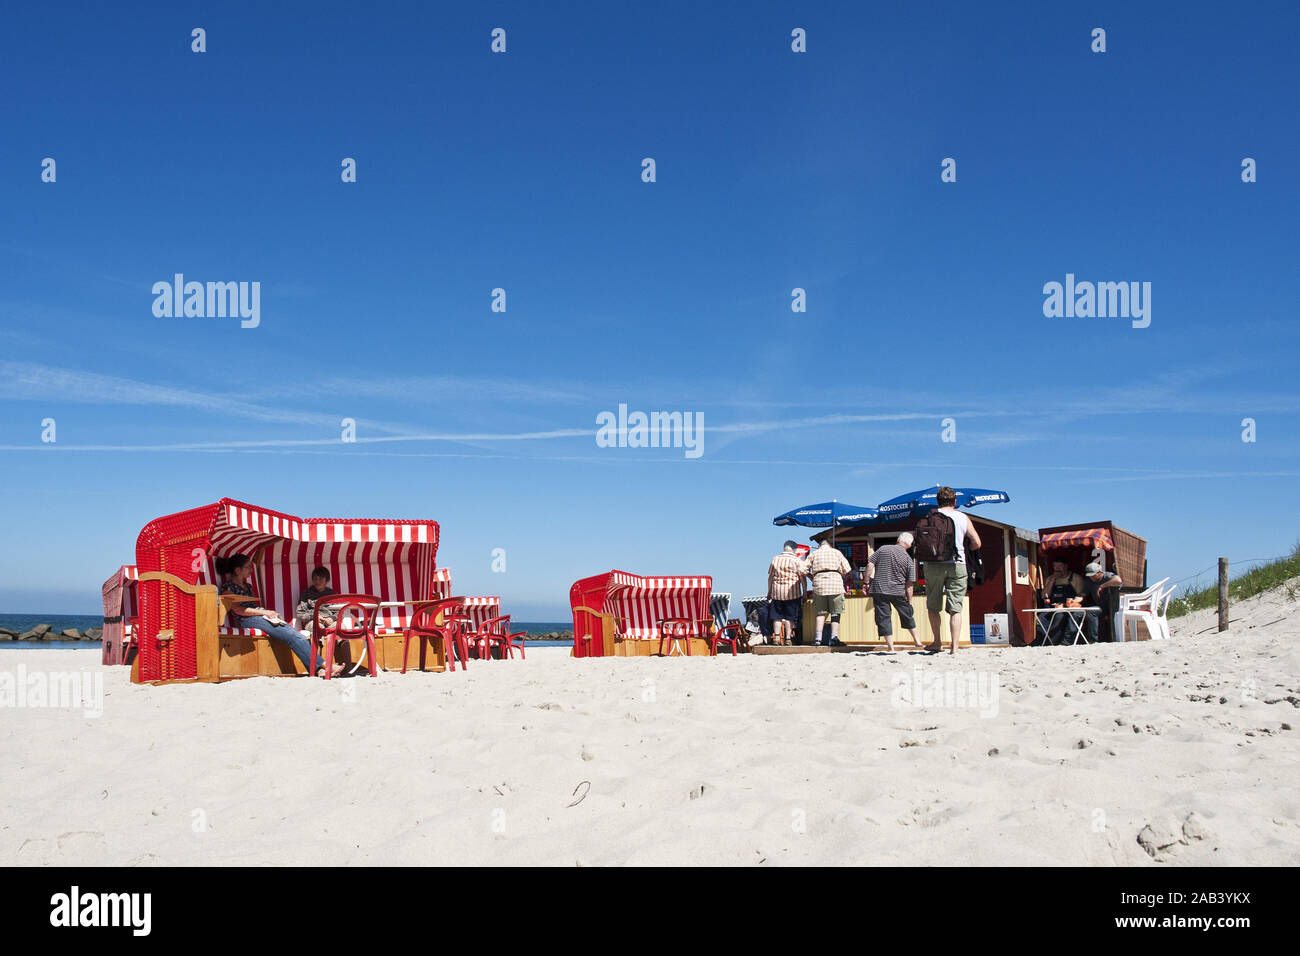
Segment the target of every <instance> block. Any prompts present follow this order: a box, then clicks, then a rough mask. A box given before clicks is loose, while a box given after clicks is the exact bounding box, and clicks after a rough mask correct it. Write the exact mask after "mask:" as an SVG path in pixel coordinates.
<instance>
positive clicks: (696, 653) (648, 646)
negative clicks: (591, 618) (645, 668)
mask: <svg viewBox="0 0 1300 956" xmlns="http://www.w3.org/2000/svg"><path fill="white" fill-rule="evenodd" d="M686 640H689V641H690V643H691V656H692V657H708V656H709V642H708V641H706V640H704V638H702V637H692V638H687V639H686ZM686 640H681V639H679V640H678V641H677V646H678V648H680V650H674V651H673V657H677V656H679V655H681V656H683V657H684V656H685V655H684V654H682V651H683V650H685V648H684V647H682V645H683V644H685V643H686ZM658 654H659V641H658V640H653V641H631V640H616V641H614V656H615V657H655V656H657V655H658Z"/></svg>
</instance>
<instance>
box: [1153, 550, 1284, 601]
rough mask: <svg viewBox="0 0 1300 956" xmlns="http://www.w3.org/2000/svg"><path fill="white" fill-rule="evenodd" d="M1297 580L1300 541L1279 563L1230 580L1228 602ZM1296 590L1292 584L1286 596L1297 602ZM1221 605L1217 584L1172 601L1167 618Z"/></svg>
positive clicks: (1271, 563) (1263, 566) (1190, 592)
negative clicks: (1293, 579)
mask: <svg viewBox="0 0 1300 956" xmlns="http://www.w3.org/2000/svg"><path fill="white" fill-rule="evenodd" d="M1230 569H1231V567H1230ZM1296 577H1300V542H1297V543H1296V545H1295V547H1293V548H1292V549H1291V553H1290V554H1289V555H1287V556H1286V557H1285V558H1278V559H1277V560H1276V561H1270V562H1268V563H1267V564H1261V565H1259V567H1256V568H1251V569H1250V570H1249V571H1247V572H1246V573H1245V574H1243V575H1241V576H1239V577H1235V578H1230V579H1229V581H1228V600H1229V602H1232V601H1241V600H1244V599H1245V598H1248V597H1254V596H1255V595H1256V594H1262V593H1264V592H1265V591H1271V590H1273V589H1274V588H1278V587H1281V586H1283V585H1285V584H1286V583H1287V582H1288V581H1290V580H1291V579H1292V578H1296ZM1297 591H1300V588H1297V586H1296V585H1295V584H1290V585H1287V587H1286V590H1285V593H1286V596H1287V597H1289V598H1290V599H1291V600H1293V601H1294V600H1296V598H1297V597H1300V594H1298V593H1297ZM1218 606H1219V584H1218V582H1217V581H1216V582H1215V583H1213V584H1211V585H1209V586H1208V587H1204V588H1200V589H1198V590H1195V591H1188V592H1187V593H1186V594H1184V595H1183V596H1182V597H1176V598H1174V599H1173V600H1171V601H1170V602H1169V612H1168V617H1170V618H1175V617H1182V616H1183V615H1184V614H1190V613H1191V612H1192V611H1200V610H1202V609H1204V608H1210V607H1218Z"/></svg>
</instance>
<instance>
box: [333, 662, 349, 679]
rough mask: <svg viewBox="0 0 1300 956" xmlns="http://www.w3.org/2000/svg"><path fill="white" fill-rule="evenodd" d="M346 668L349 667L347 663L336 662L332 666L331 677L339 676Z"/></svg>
mask: <svg viewBox="0 0 1300 956" xmlns="http://www.w3.org/2000/svg"><path fill="white" fill-rule="evenodd" d="M346 669H347V665H346V664H335V665H334V666H333V667H331V668H330V677H338V676H339V675H340V674H342V673H343V671H344V670H346Z"/></svg>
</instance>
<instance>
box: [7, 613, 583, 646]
mask: <svg viewBox="0 0 1300 956" xmlns="http://www.w3.org/2000/svg"><path fill="white" fill-rule="evenodd" d="M37 624H48V625H50V629H51V630H53V631H56V632H59V633H62V632H63V631H66V630H68V629H69V628H74V627H75V628H76V629H77V630H78V631H81V632H83V633H84V632H85V631H86V630H88V629H89V628H92V627H103V624H104V618H103V615H100V614H0V628H5V629H6V630H10V631H16V632H17V633H19V634H21V633H23V632H24V631H29V630H31V629H32V628H33V627H35V626H36V625H37ZM510 625H511V629H512V630H516V631H518V630H522V631H524V632H526V633H527V634H528V635H529V636H530V637H531V636H533V635H535V634H553V633H555V632H556V631H572V630H573V622H572V621H511V622H510ZM564 643H566V644H567V643H568V641H565V642H564ZM86 646H87V645H86V643H85V642H78V641H39V642H32V641H0V647H53V648H59V647H86Z"/></svg>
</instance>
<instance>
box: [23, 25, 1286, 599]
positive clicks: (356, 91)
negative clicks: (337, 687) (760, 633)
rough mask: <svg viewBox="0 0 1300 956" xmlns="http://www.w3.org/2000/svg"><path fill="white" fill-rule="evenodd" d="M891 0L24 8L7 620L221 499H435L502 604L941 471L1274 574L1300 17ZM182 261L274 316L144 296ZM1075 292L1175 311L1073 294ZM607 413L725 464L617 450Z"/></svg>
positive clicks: (91, 594) (691, 557) (1169, 551)
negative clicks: (794, 34)
mask: <svg viewBox="0 0 1300 956" xmlns="http://www.w3.org/2000/svg"><path fill="white" fill-rule="evenodd" d="M893 6H894V5H883V6H882V5H866V4H856V3H838V4H831V3H826V4H813V5H807V6H805V5H801V4H776V3H772V4H764V3H757V4H751V3H744V4H741V3H729V4H722V3H716V4H686V3H680V4H674V3H663V4H655V5H654V6H653V8H647V7H644V6H632V5H623V4H594V3H592V4H583V3H553V4H536V3H519V4H509V3H494V4H491V5H478V4H456V5H450V4H437V5H433V4H429V5H426V4H414V3H412V4H404V3H403V4H398V3H378V4H375V5H374V6H373V7H364V8H359V7H357V6H356V5H354V4H337V3H326V4H322V3H311V4H274V5H263V4H253V3H227V4H220V5H218V4H211V3H186V4H152V5H141V6H139V7H137V8H135V9H134V12H132V13H131V14H130V15H129V16H125V15H123V13H122V12H121V11H120V10H119V9H117V8H115V7H113V6H111V5H103V4H86V5H73V4H60V3H51V4H42V5H39V6H36V5H30V4H28V5H9V6H8V7H6V8H5V11H4V13H3V14H0V63H2V64H3V66H0V76H2V77H3V85H4V96H3V98H0V103H2V105H0V115H2V116H3V129H4V136H3V143H2V144H0V182H2V183H3V193H2V196H3V201H4V207H5V216H4V220H3V222H4V225H3V226H0V475H3V478H2V479H0V480H2V481H3V483H4V487H5V493H4V495H3V496H2V497H0V523H2V526H3V527H4V529H5V533H4V546H3V547H0V612H6V611H7V612H12V613H18V612H32V613H39V612H51V613H53V612H83V611H84V612H92V613H93V612H94V611H95V609H96V606H97V596H98V588H99V583H100V582H102V580H103V579H104V578H105V577H106V576H107V575H108V573H109V572H110V571H111V570H112V569H113V568H114V567H115V566H116V565H118V564H120V563H122V562H125V561H129V560H131V559H132V557H133V553H134V544H135V537H136V534H137V533H138V531H139V529H140V527H141V526H142V525H143V524H144V523H145V522H147V521H148V520H150V519H151V518H153V517H156V516H158V515H161V514H167V513H170V512H173V511H178V510H182V509H184V508H188V507H193V506H195V505H198V504H203V503H206V502H210V501H214V500H216V499H217V498H220V497H222V496H226V495H228V496H231V497H237V498H241V499H244V500H247V501H251V502H255V503H257V504H261V505H264V506H267V507H271V508H276V509H279V510H282V511H287V512H290V513H293V514H299V515H304V516H308V515H325V516H347V517H352V516H367V517H432V518H435V519H437V520H438V521H439V522H440V523H441V526H442V540H443V544H442V547H441V549H440V554H439V563H440V564H444V565H447V566H449V567H451V568H453V570H454V572H455V574H456V581H457V590H458V591H463V592H466V593H497V594H501V595H502V596H503V598H504V600H505V602H506V606H507V609H508V610H512V611H513V612H514V613H515V615H516V617H517V618H519V619H521V620H528V619H561V618H563V617H564V615H565V612H566V610H567V595H568V587H569V585H570V584H571V583H572V582H573V581H574V580H575V579H576V578H579V577H583V576H585V575H588V574H592V573H596V572H599V571H602V570H608V569H609V568H611V567H622V568H625V569H627V570H631V571H637V572H642V573H700V572H705V573H711V574H713V575H714V578H715V583H716V585H717V586H718V587H719V588H720V589H722V590H729V591H732V592H733V593H734V594H736V595H737V596H740V595H742V594H750V593H757V592H760V591H761V590H762V588H763V587H764V576H763V574H764V570H765V568H766V564H767V561H768V559H769V557H770V556H771V554H772V552H773V551H774V550H777V549H779V545H780V542H781V541H782V540H783V539H784V538H785V537H786V534H787V532H786V529H782V528H774V527H772V525H771V519H772V517H773V516H774V515H776V514H778V513H781V512H783V511H786V510H789V509H791V508H794V507H796V506H799V505H802V504H807V503H810V502H814V501H822V500H826V499H829V498H832V497H838V498H839V499H841V500H846V501H850V502H853V503H856V504H875V503H877V502H879V501H882V500H884V499H886V498H890V497H893V496H894V495H896V494H899V493H901V492H903V491H907V490H909V489H912V488H918V487H924V486H928V485H931V484H935V483H950V484H955V485H975V486H981V487H991V488H1000V489H1005V490H1006V491H1008V492H1009V493H1010V494H1011V497H1012V502H1011V503H1010V504H1007V505H1001V506H997V507H995V508H989V509H987V513H988V515H989V516H990V517H996V518H999V519H1001V520H1006V521H1011V522H1014V523H1016V524H1018V525H1021V526H1023V527H1030V528H1037V527H1040V526H1044V525H1050V524H1063V523H1072V522H1077V521H1087V520H1093V519H1110V520H1113V521H1115V522H1116V523H1117V524H1119V525H1121V526H1123V527H1126V528H1129V529H1130V530H1133V531H1135V532H1137V533H1139V534H1142V535H1144V536H1145V537H1147V538H1148V539H1149V541H1150V548H1149V560H1150V566H1151V571H1152V574H1153V576H1155V577H1163V576H1165V575H1172V576H1174V577H1175V578H1179V577H1183V576H1185V575H1189V574H1192V573H1193V572H1196V571H1198V570H1200V569H1202V568H1204V567H1207V566H1209V565H1211V564H1213V562H1214V560H1215V558H1216V557H1217V556H1218V555H1221V554H1224V555H1228V556H1230V557H1232V558H1234V559H1244V558H1252V557H1263V556H1271V555H1276V554H1280V553H1283V552H1285V551H1287V550H1288V549H1289V548H1290V547H1291V545H1292V544H1293V543H1294V542H1295V541H1296V539H1297V537H1300V518H1293V517H1292V514H1291V510H1290V504H1289V502H1290V500H1291V498H1292V497H1293V494H1292V493H1293V491H1294V488H1295V487H1296V478H1297V477H1298V476H1300V454H1298V452H1300V445H1298V444H1297V423H1298V421H1300V389H1298V387H1297V383H1296V380H1297V376H1296V361H1297V356H1298V353H1300V350H1298V348H1297V346H1298V345H1300V331H1298V329H1297V323H1296V306H1295V294H1296V293H1295V290H1296V275H1297V273H1296V251H1297V248H1296V247H1297V242H1296V227H1295V223H1296V222H1297V221H1300V185H1298V183H1300V171H1298V170H1297V164H1298V163H1300V159H1298V157H1300V135H1298V134H1297V125H1296V123H1295V117H1296V115H1297V107H1298V106H1300V102H1298V100H1300V97H1298V96H1297V94H1298V92H1300V74H1298V71H1297V70H1296V68H1295V63H1296V58H1295V51H1294V37H1295V36H1296V35H1297V32H1298V29H1300V10H1298V9H1297V8H1296V7H1295V6H1294V5H1291V4H1285V3H1275V4H1258V5H1253V6H1251V7H1249V8H1233V9H1232V10H1231V11H1226V10H1224V9H1223V8H1221V7H1218V6H1217V5H1211V4H1208V3H1206V4H1199V5H1198V4H1188V3H1160V4H1140V5H1131V4H1120V3H1095V4H1090V3H1072V4H1041V3H1016V4H1002V5H973V4H969V3H957V2H949V3H934V4H924V5H911V4H909V5H899V6H900V7H901V9H892V7H893ZM1135 6H1136V7H1139V8H1140V9H1133V7H1135ZM268 7H271V8H273V9H267V8H268ZM194 27H203V28H204V29H205V30H206V31H207V52H205V53H201V54H199V53H193V52H191V51H190V31H191V29H192V28H194ZM495 27H501V28H504V29H505V30H506V37H507V52H506V53H504V54H493V53H492V52H491V51H490V49H489V43H490V39H491V38H490V31H491V30H492V29H493V28H495ZM796 27H802V28H804V29H805V30H806V31H807V36H808V40H807V47H808V52H806V53H802V54H796V53H794V52H792V51H791V49H790V42H791V41H790V32H791V30H792V29H794V28H796ZM1094 27H1102V28H1104V29H1105V30H1106V31H1107V36H1106V41H1107V51H1106V52H1105V53H1100V54H1099V53H1093V52H1092V51H1091V50H1090V44H1091V31H1092V29H1093V28H1094ZM45 157H51V158H53V159H54V160H55V161H56V163H57V167H56V169H57V181H56V182H54V183H45V182H42V181H41V162H42V160H43V159H44V158H45ZM344 157H352V158H354V159H355V160H356V162H357V171H358V175H357V180H358V181H357V182H355V183H343V182H341V180H340V163H341V161H342V160H343V158H344ZM644 157H653V158H654V159H655V161H656V165H657V169H656V173H657V181H656V182H654V183H645V182H642V179H641V161H642V159H643V158H644ZM946 157H952V158H954V159H955V160H956V162H957V181H956V182H955V183H944V182H941V181H940V163H941V161H942V160H943V159H944V158H946ZM1245 157H1251V158H1253V159H1255V160H1256V161H1257V163H1258V181H1257V182H1255V183H1251V184H1246V183H1243V182H1242V181H1241V163H1242V160H1243V158H1245ZM177 272H180V273H183V274H184V275H185V276H186V278H187V279H191V280H198V281H250V282H251V281H257V282H260V283H261V315H260V319H261V321H260V325H259V326H258V327H257V328H251V329H244V328H241V327H240V323H239V320H238V319H232V318H193V317H191V318H159V317H156V316H155V315H154V314H153V308H152V306H153V302H154V296H153V294H152V292H151V289H152V287H153V284H154V283H155V282H157V281H160V280H164V281H170V280H171V277H172V276H173V274H174V273H177ZM1067 273H1073V274H1075V275H1076V277H1077V278H1078V280H1080V281H1083V280H1090V281H1137V282H1150V283H1151V287H1152V298H1151V320H1152V321H1151V324H1150V326H1149V327H1148V328H1145V329H1135V328H1132V327H1131V324H1130V322H1129V321H1127V320H1125V319H1116V318H1068V319H1067V318H1047V317H1045V316H1044V314H1043V300H1044V295H1043V292H1042V288H1043V285H1044V284H1045V283H1047V282H1051V281H1058V282H1063V281H1064V279H1065V275H1066V274H1067ZM498 287H499V288H504V289H505V290H506V296H507V299H506V301H507V311H506V312H504V313H500V312H493V311H492V310H491V302H492V298H491V293H492V290H493V289H494V288H498ZM796 287H798V288H803V289H805V290H806V294H807V312H806V313H802V314H796V313H793V312H792V311H791V290H792V289H794V288H796ZM619 403H626V404H627V405H628V406H629V408H630V409H632V410H643V411H647V412H648V411H672V410H678V411H684V412H698V413H702V414H703V416H704V424H705V435H704V454H703V456H702V457H700V458H699V459H695V460H690V459H687V458H686V457H685V455H684V454H683V451H682V449H636V448H603V447H598V446H597V444H596V442H595V430H596V427H595V426H596V416H597V415H598V414H599V413H601V412H602V411H613V410H616V409H617V407H618V405H619ZM345 417H347V418H353V419H355V420H356V421H357V436H358V441H357V442H355V443H350V444H345V443H342V442H340V441H339V440H338V439H339V436H340V424H339V423H340V421H341V419H343V418H345ZM945 417H953V418H955V419H956V421H957V441H956V442H953V443H944V442H942V441H941V440H940V437H941V420H942V419H943V418H945ZM1246 417H1250V418H1254V419H1255V420H1256V423H1257V426H1256V427H1257V433H1258V439H1257V441H1256V442H1254V443H1245V442H1243V441H1242V440H1241V433H1242V426H1241V421H1242V419H1243V418H1246ZM45 418H53V419H54V420H55V422H56V428H57V440H56V442H55V443H53V444H48V443H42V441H41V431H42V426H41V422H42V419H45ZM802 536H803V535H802V534H800V537H802ZM494 548H505V549H506V555H507V564H506V568H507V570H506V572H505V573H504V574H500V573H493V572H492V570H491V561H492V558H491V554H492V550H493V549H494Z"/></svg>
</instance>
